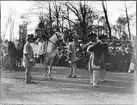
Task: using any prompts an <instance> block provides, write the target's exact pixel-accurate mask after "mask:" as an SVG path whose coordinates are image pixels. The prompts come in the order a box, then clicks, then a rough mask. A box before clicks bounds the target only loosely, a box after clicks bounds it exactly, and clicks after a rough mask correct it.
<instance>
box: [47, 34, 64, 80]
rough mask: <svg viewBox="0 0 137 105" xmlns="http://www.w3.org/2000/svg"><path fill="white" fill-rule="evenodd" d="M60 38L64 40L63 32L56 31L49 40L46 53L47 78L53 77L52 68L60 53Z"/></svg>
mask: <svg viewBox="0 0 137 105" xmlns="http://www.w3.org/2000/svg"><path fill="white" fill-rule="evenodd" d="M59 40H62V41H63V42H65V41H64V34H63V33H61V32H56V33H55V34H54V35H53V36H52V37H51V38H50V39H49V41H48V44H47V48H46V54H45V64H44V65H45V79H52V77H51V69H52V64H53V61H54V58H55V56H56V55H57V53H58V50H57V46H56V44H57V42H58V41H59Z"/></svg>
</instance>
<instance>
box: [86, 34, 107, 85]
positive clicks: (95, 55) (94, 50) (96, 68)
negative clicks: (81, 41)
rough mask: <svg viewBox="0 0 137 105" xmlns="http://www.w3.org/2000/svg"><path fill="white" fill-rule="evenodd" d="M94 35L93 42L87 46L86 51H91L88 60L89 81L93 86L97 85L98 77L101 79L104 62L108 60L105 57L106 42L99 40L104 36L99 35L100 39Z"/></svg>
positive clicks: (103, 73)
mask: <svg viewBox="0 0 137 105" xmlns="http://www.w3.org/2000/svg"><path fill="white" fill-rule="evenodd" d="M95 37H96V40H95V44H94V45H91V46H89V48H88V51H89V52H91V54H92V55H91V56H92V57H90V60H89V61H90V65H91V69H90V72H91V81H90V83H91V84H93V86H97V85H98V82H99V81H98V79H99V78H101V80H103V79H104V75H105V63H106V62H107V61H108V59H107V55H108V46H107V44H106V43H103V41H101V40H103V39H104V38H105V37H106V36H101V37H99V39H101V40H98V38H97V36H95ZM92 71H93V72H92ZM100 71H101V72H100ZM92 73H93V74H92ZM100 74H101V75H100Z"/></svg>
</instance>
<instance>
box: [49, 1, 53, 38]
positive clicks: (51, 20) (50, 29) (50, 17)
mask: <svg viewBox="0 0 137 105" xmlns="http://www.w3.org/2000/svg"><path fill="white" fill-rule="evenodd" d="M49 15H50V36H52V17H51V6H50V3H49Z"/></svg>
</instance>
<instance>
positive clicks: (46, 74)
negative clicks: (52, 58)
mask: <svg viewBox="0 0 137 105" xmlns="http://www.w3.org/2000/svg"><path fill="white" fill-rule="evenodd" d="M44 66H45V76H44V78H45V79H47V78H48V60H47V59H46V60H45V64H44Z"/></svg>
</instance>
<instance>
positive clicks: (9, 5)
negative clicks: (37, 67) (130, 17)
mask: <svg viewBox="0 0 137 105" xmlns="http://www.w3.org/2000/svg"><path fill="white" fill-rule="evenodd" d="M90 2H92V1H90ZM92 3H93V2H92ZM89 4H90V3H89ZM126 4H127V7H129V6H131V8H130V9H129V10H128V11H129V13H130V14H132V13H133V12H135V11H136V2H135V1H127V2H126ZM131 4H132V5H131ZM31 6H32V2H31V1H1V32H3V31H4V28H5V24H6V22H7V19H8V16H9V13H10V12H11V11H14V15H13V18H14V19H15V28H14V35H15V37H18V30H19V29H18V26H19V24H21V22H22V21H21V19H20V15H21V14H22V13H24V12H27V11H28V10H29V8H30V7H31ZM93 6H95V7H96V8H97V9H98V10H102V7H100V5H93ZM107 8H108V18H109V21H110V23H112V24H114V23H115V22H116V20H117V18H118V17H119V16H120V15H121V14H125V12H123V11H122V10H124V2H123V1H107ZM71 17H73V18H74V16H71ZM33 20H34V21H33V22H32V24H30V25H29V26H28V30H30V31H29V32H30V33H31V32H33V29H34V28H35V27H36V25H37V23H38V20H37V18H36V17H33ZM134 21H135V20H134ZM134 23H136V21H135V22H134ZM131 28H133V29H132V30H133V31H132V32H133V34H136V31H135V30H136V26H135V27H131ZM29 32H28V33H29ZM5 38H6V39H8V38H9V36H8V35H6V37H5Z"/></svg>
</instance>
